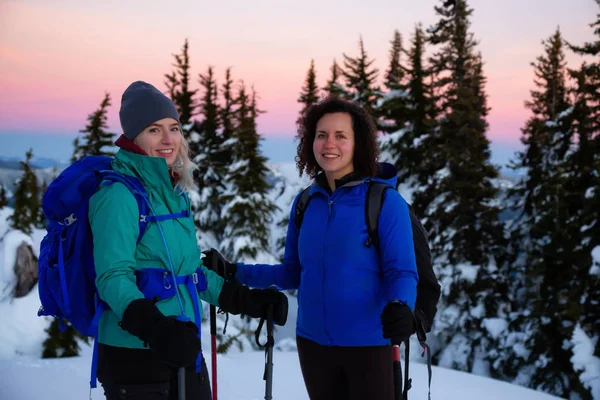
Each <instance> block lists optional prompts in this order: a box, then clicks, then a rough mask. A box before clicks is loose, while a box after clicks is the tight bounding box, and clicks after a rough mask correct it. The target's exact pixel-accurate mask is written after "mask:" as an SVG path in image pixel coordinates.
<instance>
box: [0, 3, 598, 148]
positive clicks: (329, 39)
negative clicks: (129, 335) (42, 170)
mask: <svg viewBox="0 0 600 400" xmlns="http://www.w3.org/2000/svg"><path fill="white" fill-rule="evenodd" d="M206 3H207V2H204V1H171V2H159V1H150V0H128V1H126V2H125V1H121V0H104V1H102V2H93V3H92V2H86V1H80V0H52V1H46V0H8V1H7V0H4V1H3V2H0V93H1V94H2V95H1V96H0V134H2V133H18V132H28V133H32V132H39V133H44V132H50V133H53V134H56V133H65V134H67V135H75V134H76V133H77V131H78V130H79V129H81V128H82V127H83V126H84V125H85V122H86V117H87V115H88V114H89V113H91V112H92V111H94V110H95V109H96V108H97V107H98V105H99V103H100V101H101V100H102V98H103V95H104V92H105V91H108V92H109V93H110V94H111V96H112V100H113V106H112V107H111V110H110V118H109V123H110V125H111V128H112V130H113V131H115V132H117V133H120V132H121V130H120V126H119V123H118V109H119V104H120V96H121V93H122V92H123V90H124V89H125V88H126V87H127V85H128V84H129V83H131V82H132V81H134V80H146V81H148V82H151V83H153V84H155V85H156V86H158V87H159V88H160V89H162V90H164V89H165V86H164V83H163V82H164V78H163V76H164V74H165V73H168V72H170V71H171V62H172V54H173V53H177V52H179V50H180V48H181V46H182V44H183V42H184V39H185V38H186V37H187V38H188V39H189V42H190V57H191V64H192V72H193V75H192V77H193V85H194V88H198V87H199V84H198V80H197V76H198V73H199V72H204V71H205V70H206V67H207V66H208V65H212V66H214V68H215V71H216V76H217V79H218V80H219V84H220V83H222V78H223V73H224V70H225V68H226V67H228V66H232V67H233V76H234V78H235V79H243V80H244V81H245V82H246V83H247V84H248V85H254V86H255V87H256V89H257V91H258V93H259V96H260V103H259V106H260V107H261V108H262V109H263V110H266V111H267V113H266V114H264V115H262V116H261V117H260V120H259V130H260V132H261V133H263V134H265V135H267V136H274V135H289V136H291V135H293V132H294V121H295V118H296V116H297V113H298V110H299V105H298V103H297V98H298V93H299V91H300V88H301V86H302V84H303V81H304V78H305V75H306V70H307V69H308V66H309V63H310V60H311V58H314V59H315V64H316V68H317V74H318V81H319V83H320V84H321V85H322V84H324V83H325V81H326V79H327V78H328V76H329V67H330V65H331V63H332V60H333V58H337V59H338V60H341V59H342V58H343V57H342V53H346V54H349V55H352V56H354V55H356V54H357V51H358V45H357V42H358V38H359V35H362V36H363V38H364V42H365V46H366V49H367V51H368V53H369V55H370V56H371V57H373V58H375V59H376V65H377V67H378V68H379V69H380V71H381V75H383V72H384V71H385V69H386V68H387V63H388V51H389V42H390V40H391V39H392V36H393V33H394V29H398V30H400V32H401V33H402V34H403V37H404V42H405V44H406V45H408V40H409V39H410V36H411V34H412V31H413V29H414V25H415V24H416V23H417V22H422V23H423V25H424V27H425V28H426V27H428V26H429V25H431V24H432V23H434V22H435V20H436V19H435V15H434V11H433V6H434V5H437V4H439V1H437V0H421V1H415V0H393V1H392V0H370V1H368V2H367V1H364V0H344V1H324V0H305V1H301V2H300V1H296V2H288V1H279V0H253V1H243V0H229V1H224V2H217V1H214V2H212V3H211V4H209V5H206ZM287 3H293V4H287ZM469 4H470V5H471V6H472V7H473V8H474V10H475V12H474V15H473V19H472V22H473V24H472V31H473V32H474V33H475V36H476V38H477V39H478V40H479V41H480V46H479V50H480V51H481V52H482V53H483V59H484V62H485V73H486V75H487V77H488V85H487V91H488V94H489V104H490V106H491V107H492V111H491V113H490V116H489V119H488V120H489V123H490V134H489V137H490V139H492V140H493V141H496V142H505V143H516V142H517V141H518V137H519V135H520V130H519V129H520V127H521V126H522V125H523V122H524V121H525V119H526V118H527V115H528V113H527V110H525V109H524V108H523V102H524V101H525V100H527V99H528V98H529V90H530V89H531V87H532V81H533V73H532V69H531V67H530V63H531V62H532V61H533V60H534V59H535V57H536V56H538V55H540V54H541V52H542V51H543V49H542V46H541V43H540V42H541V40H542V39H545V38H546V37H548V36H550V35H551V34H552V33H553V32H554V31H555V29H556V27H557V26H559V25H560V28H561V31H562V32H563V35H564V37H565V38H567V40H569V41H571V42H573V43H576V44H579V43H582V42H584V41H586V40H591V39H592V38H593V34H592V30H591V29H590V28H589V27H588V24H589V23H590V22H592V21H593V20H594V19H595V15H596V14H597V12H598V10H597V5H596V3H595V2H594V1H593V0H569V1H564V0H503V1H491V0H470V1H469ZM165 5H168V6H169V7H165ZM568 61H569V62H570V63H571V65H572V66H576V65H577V64H579V63H580V61H581V60H580V59H579V58H578V57H577V56H574V55H571V54H569V55H568Z"/></svg>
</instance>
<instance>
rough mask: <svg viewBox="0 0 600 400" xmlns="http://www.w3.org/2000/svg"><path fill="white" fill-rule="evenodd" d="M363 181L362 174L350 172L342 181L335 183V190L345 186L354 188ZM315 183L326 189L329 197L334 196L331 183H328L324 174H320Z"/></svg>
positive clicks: (336, 180)
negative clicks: (353, 186)
mask: <svg viewBox="0 0 600 400" xmlns="http://www.w3.org/2000/svg"><path fill="white" fill-rule="evenodd" d="M362 181H363V179H361V176H360V173H359V172H356V171H353V172H350V173H348V174H346V175H344V176H342V177H341V178H340V179H335V180H334V183H335V188H336V189H338V188H340V187H342V186H345V185H349V186H352V185H354V184H360V183H361V182H362ZM315 183H316V184H317V185H318V186H319V187H321V188H322V189H324V190H325V191H326V192H327V193H328V194H329V195H331V194H332V192H331V188H330V187H329V183H328V182H327V178H326V177H325V173H324V172H321V173H319V175H317V177H316V178H315Z"/></svg>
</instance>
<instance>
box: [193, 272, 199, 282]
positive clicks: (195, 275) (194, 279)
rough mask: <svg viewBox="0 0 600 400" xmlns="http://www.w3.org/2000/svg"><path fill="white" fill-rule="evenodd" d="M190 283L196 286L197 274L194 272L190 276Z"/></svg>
mask: <svg viewBox="0 0 600 400" xmlns="http://www.w3.org/2000/svg"><path fill="white" fill-rule="evenodd" d="M192 282H194V285H197V284H198V273H197V272H194V273H193V274H192Z"/></svg>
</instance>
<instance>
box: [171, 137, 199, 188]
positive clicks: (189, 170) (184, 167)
mask: <svg viewBox="0 0 600 400" xmlns="http://www.w3.org/2000/svg"><path fill="white" fill-rule="evenodd" d="M179 132H180V134H181V145H180V146H179V154H177V159H176V160H175V162H174V163H173V166H171V169H172V170H173V171H174V172H176V173H177V174H178V175H179V179H178V180H177V182H176V185H175V186H176V187H177V186H179V187H180V188H181V190H183V191H184V192H190V191H193V190H196V189H197V186H196V183H195V182H194V171H195V170H197V169H198V166H197V165H196V164H194V163H193V162H192V160H190V155H189V153H190V145H189V144H188V142H187V140H185V137H184V136H183V133H182V131H181V130H180V131H179Z"/></svg>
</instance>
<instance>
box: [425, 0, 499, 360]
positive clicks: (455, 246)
mask: <svg viewBox="0 0 600 400" xmlns="http://www.w3.org/2000/svg"><path fill="white" fill-rule="evenodd" d="M443 4H444V5H442V6H436V7H435V11H436V13H437V14H438V16H439V17H440V21H439V22H438V23H437V24H436V27H435V29H431V30H430V32H431V37H430V38H429V41H430V42H431V43H432V44H435V45H437V46H438V48H437V51H435V53H434V54H433V57H432V58H431V60H430V64H431V68H432V69H433V71H435V73H436V74H437V76H436V80H435V90H436V94H437V95H439V96H441V98H440V101H439V103H440V109H441V110H444V111H445V112H444V114H442V115H441V117H440V118H439V127H438V128H437V129H436V130H435V132H434V133H433V134H432V137H431V138H430V139H428V142H429V143H428V145H427V152H428V153H427V154H426V157H427V158H428V159H429V160H431V161H430V162H429V165H426V168H427V169H428V171H429V173H430V176H429V180H428V182H427V185H426V186H425V188H424V190H423V191H422V192H420V193H417V194H416V196H415V201H414V202H415V203H416V204H418V209H420V210H424V215H426V218H425V219H426V227H427V228H428V230H429V232H430V241H431V245H432V252H433V256H434V260H435V262H436V267H437V271H436V272H437V273H438V278H439V279H440V280H441V282H442V286H443V287H445V288H447V290H445V293H444V294H443V297H442V300H441V303H442V307H441V309H442V312H441V313H440V315H439V318H438V323H439V324H438V325H437V327H436V329H437V330H438V332H439V333H440V337H441V338H442V340H444V342H446V343H448V346H447V347H446V348H445V349H444V351H443V353H442V355H441V359H440V363H441V364H442V365H444V366H449V367H454V368H457V369H462V370H468V371H471V370H472V369H473V366H474V365H475V362H476V361H484V360H485V359H486V358H487V357H489V356H490V353H492V352H493V350H494V346H495V343H494V342H495V340H496V339H497V335H495V332H494V331H493V328H492V327H490V326H489V325H488V323H487V321H491V320H493V319H495V318H500V319H502V318H504V316H505V315H504V313H505V308H506V300H505V297H506V287H505V278H506V276H505V272H504V271H503V268H504V262H503V261H504V260H503V259H502V255H503V250H502V246H503V245H504V243H503V230H502V226H501V224H500V222H499V211H500V210H499V209H498V207H497V206H496V205H494V201H495V198H496V196H497V194H498V189H497V188H496V187H495V186H494V183H493V182H494V179H495V178H497V177H498V171H497V169H496V168H495V167H494V166H493V165H492V164H491V163H490V149H489V144H490V143H489V140H488V139H487V137H486V131H487V129H488V123H487V121H486V117H487V114H488V112H489V107H488V106H487V96H486V94H485V76H484V74H483V67H482V65H483V63H482V60H481V55H480V54H478V53H477V52H476V51H475V47H476V45H477V42H476V41H475V40H474V38H473V34H472V33H470V32H469V25H470V22H469V17H470V15H471V13H472V10H471V9H470V8H469V7H468V6H467V4H466V1H465V0H457V1H456V2H455V6H454V7H452V8H450V7H446V6H445V4H446V2H445V1H444V2H443ZM415 208H417V207H415ZM445 305H447V307H444V306H445Z"/></svg>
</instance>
